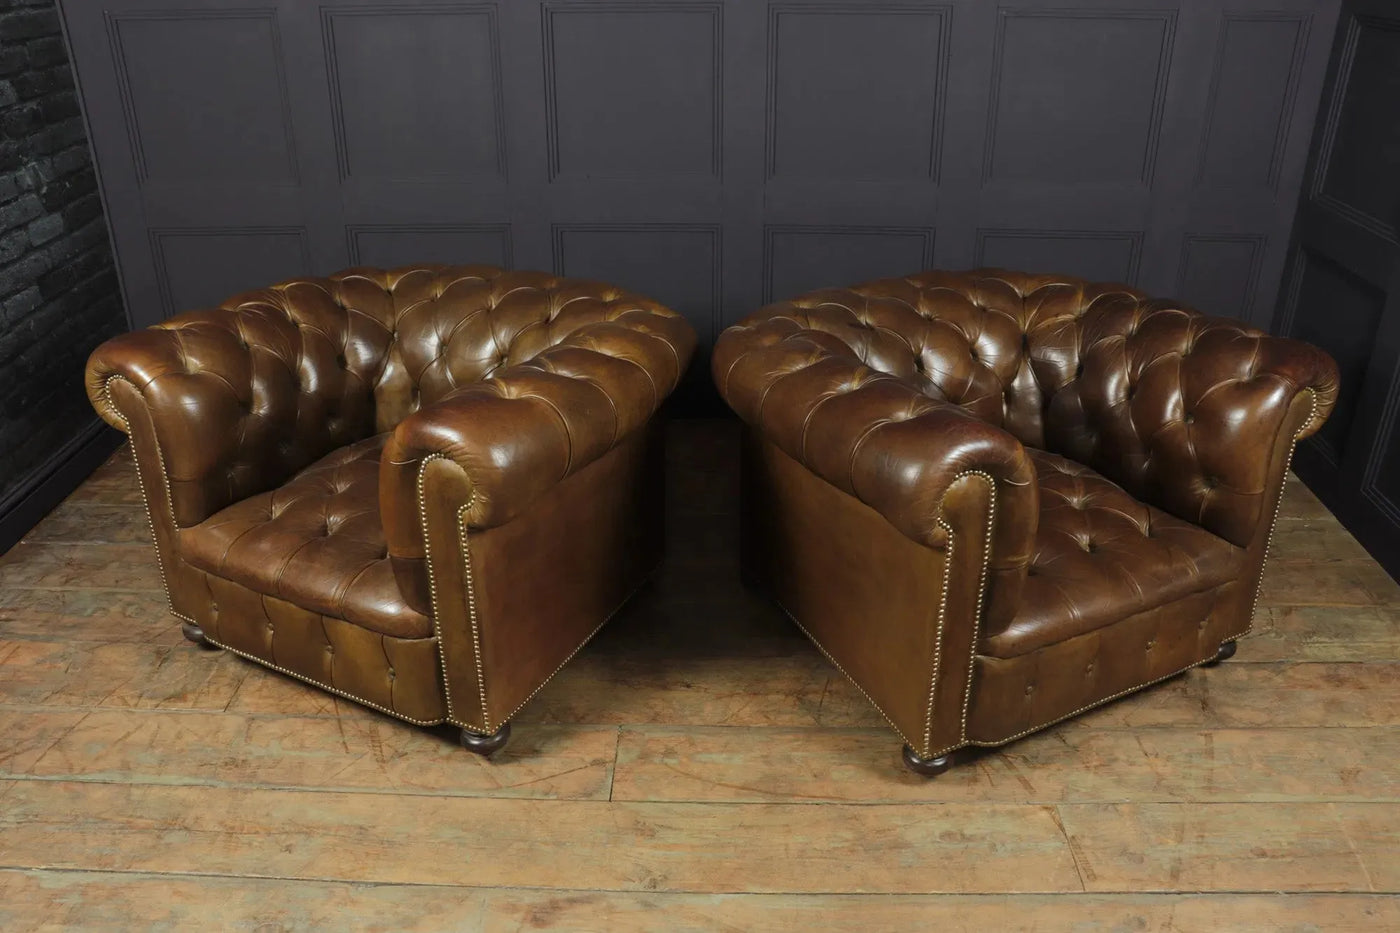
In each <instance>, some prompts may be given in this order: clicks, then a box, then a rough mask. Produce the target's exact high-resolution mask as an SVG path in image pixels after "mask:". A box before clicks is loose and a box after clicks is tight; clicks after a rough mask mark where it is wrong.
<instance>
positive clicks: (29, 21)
mask: <svg viewBox="0 0 1400 933" xmlns="http://www.w3.org/2000/svg"><path fill="white" fill-rule="evenodd" d="M57 33H58V11H57V10H47V9H35V10H21V11H19V12H15V13H5V14H3V15H0V42H11V41H14V40H16V39H36V38H40V37H44V36H53V35H56V34H57Z"/></svg>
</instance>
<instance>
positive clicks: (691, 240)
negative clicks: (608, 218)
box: [554, 224, 720, 341]
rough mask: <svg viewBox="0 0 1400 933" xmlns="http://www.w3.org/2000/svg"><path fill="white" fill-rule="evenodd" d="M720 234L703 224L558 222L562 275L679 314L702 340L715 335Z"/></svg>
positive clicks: (557, 255)
mask: <svg viewBox="0 0 1400 933" xmlns="http://www.w3.org/2000/svg"><path fill="white" fill-rule="evenodd" d="M719 262H720V232H719V228H718V227H716V226H710V225H706V224H556V225H555V227H554V264H555V269H556V270H557V271H558V273H559V274H560V275H567V276H571V277H576V278H584V279H601V280H602V281H604V282H610V283H612V284H614V285H618V286H621V287H623V288H626V289H627V290H629V291H634V292H638V293H639V294H642V295H645V296H647V297H648V298H654V299H655V300H657V301H659V302H661V303H662V304H664V305H666V306H668V307H670V308H672V309H674V310H676V311H679V312H680V313H681V314H683V315H685V317H686V320H688V321H690V323H691V325H692V326H693V327H694V328H695V331H696V333H698V334H699V335H700V337H701V340H703V341H712V340H713V339H714V338H715V336H716V335H717V329H718V322H719V313H720V311H719V294H720V284H719V283H720V267H719Z"/></svg>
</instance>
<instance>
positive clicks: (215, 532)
mask: <svg viewBox="0 0 1400 933" xmlns="http://www.w3.org/2000/svg"><path fill="white" fill-rule="evenodd" d="M387 439H388V435H387V434H380V435H377V436H375V437H371V438H368V439H366V440H363V441H359V442H357V443H354V444H351V445H349V446H346V447H342V448H340V449H339V450H336V451H333V452H332V453H330V454H328V455H327V456H325V457H322V458H321V459H320V460H318V461H316V462H315V463H313V464H312V465H311V466H309V467H307V468H306V469H304V470H302V471H301V472H300V473H298V474H297V475H296V476H294V477H292V479H290V480H288V481H287V483H286V484H285V485H283V486H282V487H281V488H279V489H274V490H273V491H271V492H265V493H262V494H261V495H256V496H252V497H251V498H248V499H244V500H242V501H241V502H236V503H234V504H233V505H231V506H229V507H228V508H226V509H223V510H222V511H220V512H216V513H215V514H213V515H211V516H210V517H209V518H208V519H206V520H205V521H203V522H200V523H199V524H198V525H194V526H192V527H189V528H182V529H181V530H180V552H181V556H183V557H184V559H185V560H186V561H188V562H189V563H190V564H192V565H194V566H195V567H198V568H199V569H200V570H203V571H204V572H205V573H209V574H212V575H214V576H216V577H221V578H223V579H225V580H231V581H233V582H234V583H239V584H241V585H243V586H245V587H247V588H248V589H250V590H252V591H253V592H255V593H262V594H265V595H267V596H273V597H277V598H278V599H282V600H285V601H286V602H289V603H292V604H293V605H295V606H299V607H301V608H303V609H308V610H310V611H312V612H317V613H321V614H322V615H327V616H332V617H335V618H338V619H344V620H346V621H347V622H353V623H355V624H357V625H361V626H364V627H365V628H367V629H371V630H373V631H375V632H379V633H380V634H383V635H392V636H395V637H397V638H427V637H431V636H432V634H433V626H432V622H431V620H429V619H428V617H427V616H424V615H423V614H422V613H420V612H417V611H415V610H413V609H411V608H409V606H408V603H407V602H405V600H404V598H403V596H402V595H401V593H400V590H399V586H398V583H397V582H396V580H395V578H394V571H393V567H392V566H391V564H390V561H389V551H388V547H387V546H386V545H385V542H384V529H383V525H382V523H381V522H380V517H379V457H380V453H381V451H382V450H383V448H384V443H385V441H386V440H387Z"/></svg>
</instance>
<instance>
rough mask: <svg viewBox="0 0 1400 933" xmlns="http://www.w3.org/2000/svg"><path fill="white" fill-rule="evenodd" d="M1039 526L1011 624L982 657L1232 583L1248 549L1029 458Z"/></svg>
mask: <svg viewBox="0 0 1400 933" xmlns="http://www.w3.org/2000/svg"><path fill="white" fill-rule="evenodd" d="M1031 459H1032V461H1033V462H1034V463H1035V467H1036V478H1037V481H1038V482H1039V484H1040V525H1039V527H1038V529H1037V531H1036V539H1035V548H1034V552H1033V554H1032V556H1031V563H1030V567H1029V569H1028V570H1027V573H1026V581H1025V584H1024V586H1023V587H1022V590H1021V601H1020V606H1019V608H1018V609H1017V611H1016V614H1015V617H1014V618H1013V619H1012V620H1011V624H1010V625H1008V626H1007V627H1006V628H1005V629H1004V630H1002V631H999V632H998V631H988V632H987V633H986V637H985V638H984V639H983V642H982V653H983V654H988V655H991V656H993V657H999V658H1008V657H1014V656H1016V655H1021V654H1026V653H1028V652H1030V651H1034V650H1035V649H1037V648H1042V647H1044V646H1046V645H1048V644H1052V643H1054V642H1058V641H1064V640H1065V639H1068V638H1073V637H1075V636H1077V635H1082V634H1084V633H1085V632H1091V631H1093V630H1095V629H1097V628H1102V627H1103V626H1105V625H1108V624H1109V623H1112V622H1115V621H1117V620H1119V619H1121V618H1123V617H1124V616H1127V615H1134V614H1136V613H1139V612H1142V611H1144V610H1146V609H1149V608H1151V607H1153V606H1156V605H1160V604H1162V603H1167V602H1175V601H1176V600H1179V599H1181V598H1182V597H1185V596H1188V595H1190V594H1192V593H1198V592H1200V591H1202V590H1208V589H1213V588H1215V587H1217V586H1219V585H1221V584H1223V583H1227V582H1229V581H1231V580H1233V579H1235V578H1236V577H1237V576H1238V575H1239V574H1240V572H1241V570H1242V569H1243V564H1244V550H1243V549H1242V548H1237V547H1235V546H1233V545H1231V544H1230V543H1229V542H1227V541H1225V540H1223V539H1221V538H1217V537H1216V536H1215V535H1213V534H1211V533H1210V532H1208V531H1205V530H1204V529H1202V528H1200V527H1199V526H1196V525H1192V524H1189V523H1187V522H1183V521H1182V520H1181V519H1179V518H1176V517H1174V516H1172V515H1168V514H1166V513H1165V512H1163V511H1161V510H1160V509H1155V508H1153V507H1152V506H1150V505H1145V504H1143V503H1141V502H1139V501H1137V500H1136V499H1134V498H1133V497H1132V496H1130V495H1128V494H1127V493H1126V492H1124V491H1123V490H1122V489H1121V488H1119V487H1118V486H1116V485H1114V484H1113V483H1110V482H1109V481H1108V480H1106V479H1104V478H1103V477H1102V476H1099V475H1098V474H1097V473H1095V472H1094V471H1093V470H1090V469H1089V468H1088V467H1085V466H1082V465H1081V464H1078V463H1075V462H1074V461H1072V460H1066V459H1065V458H1063V457H1060V456H1057V455H1055V454H1051V453H1046V452H1044V451H1039V450H1036V451H1032V452H1031Z"/></svg>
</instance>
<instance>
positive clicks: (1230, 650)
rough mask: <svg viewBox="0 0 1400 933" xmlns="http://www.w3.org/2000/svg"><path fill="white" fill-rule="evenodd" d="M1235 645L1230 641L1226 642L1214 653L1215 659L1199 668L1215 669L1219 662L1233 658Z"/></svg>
mask: <svg viewBox="0 0 1400 933" xmlns="http://www.w3.org/2000/svg"><path fill="white" fill-rule="evenodd" d="M1235 650H1236V645H1235V643H1234V642H1232V641H1227V642H1225V643H1224V644H1222V645H1221V646H1220V650H1219V651H1217V652H1215V657H1213V658H1211V659H1210V660H1209V661H1207V662H1206V663H1204V664H1202V665H1201V667H1215V665H1217V664H1219V663H1220V662H1221V661H1228V660H1230V659H1231V658H1233V657H1234V656H1235Z"/></svg>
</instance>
